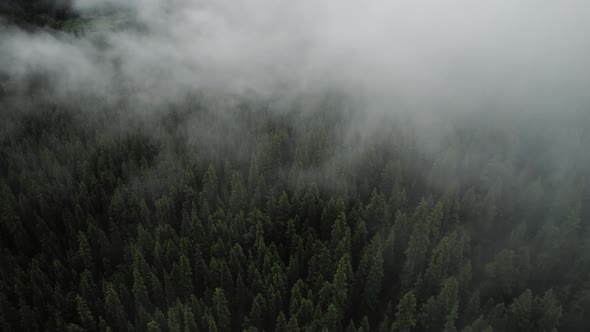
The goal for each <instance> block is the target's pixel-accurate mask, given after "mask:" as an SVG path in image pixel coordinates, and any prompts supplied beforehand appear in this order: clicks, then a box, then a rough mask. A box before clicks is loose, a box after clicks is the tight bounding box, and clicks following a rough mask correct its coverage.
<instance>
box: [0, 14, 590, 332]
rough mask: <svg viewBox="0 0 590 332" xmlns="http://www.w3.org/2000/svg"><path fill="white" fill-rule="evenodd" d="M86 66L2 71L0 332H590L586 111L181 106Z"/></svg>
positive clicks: (319, 93)
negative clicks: (105, 80)
mask: <svg viewBox="0 0 590 332" xmlns="http://www.w3.org/2000/svg"><path fill="white" fill-rule="evenodd" d="M107 19H108V18H107ZM76 24H78V23H76ZM59 26H62V24H60V25H59ZM64 26H67V24H65V25H64ZM77 27H78V26H77ZM142 29H147V28H145V27H144V28H142ZM82 30H83V29H82ZM82 30H80V31H82ZM6 31H10V32H9V33H13V32H12V31H13V30H6ZM0 32H2V31H0ZM50 33H52V34H54V33H56V32H55V31H53V32H50ZM57 33H58V34H61V33H62V32H57ZM109 33H111V32H109ZM141 33H145V31H144V30H142V31H141ZM6 36H7V34H6V33H0V37H6ZM14 36H18V35H17V34H15V35H14ZM15 38H16V37H15ZM27 38H28V37H27ZM52 38H53V37H52ZM55 38H65V40H67V43H78V42H80V38H81V39H84V38H85V37H84V36H80V35H77V36H76V37H75V38H77V39H67V38H70V37H67V36H66V37H64V36H63V35H62V36H61V37H59V36H58V37H55ZM72 38H73V37H72ZM6 40H8V39H6ZM47 40H50V42H51V43H57V42H56V41H54V40H53V39H51V38H45V39H43V42H46V41H47ZM56 40H59V39H56ZM72 40H73V41H72ZM108 41H109V40H108V39H107V42H106V43H105V42H104V39H102V40H99V41H97V43H99V44H100V50H101V52H102V50H104V49H105V48H107V47H108V46H105V45H106V44H108V43H109V42H108ZM142 41H145V40H143V39H142ZM80 43H84V44H82V45H86V44H85V43H86V41H84V40H83V41H82V42H80ZM261 43H262V42H261ZM6 45H9V46H11V45H12V46H11V47H14V49H15V50H16V46H15V45H17V44H3V43H2V42H0V46H6ZM30 45H32V46H35V47H38V45H37V44H34V43H31V44H30ZM58 45H61V46H60V47H62V48H64V49H67V50H68V52H72V50H73V49H74V50H75V48H66V47H65V46H64V45H72V44H58ZM74 45H75V44H74ZM32 46H31V47H32ZM84 47H87V46H84ZM33 49H36V50H40V48H33ZM4 50H6V48H5V49H4ZM73 53H74V56H71V57H67V59H69V60H67V61H69V62H68V63H70V64H71V66H73V67H75V68H77V69H79V70H78V71H77V72H75V71H72V72H68V71H67V69H65V68H66V67H67V66H60V67H59V70H60V71H63V72H60V73H59V74H56V73H55V72H54V71H51V70H47V68H45V69H43V68H42V67H40V66H38V65H31V63H32V62H31V63H28V64H27V66H26V68H27V69H26V70H24V72H26V73H25V74H22V73H20V72H19V73H17V72H16V71H12V72H11V71H10V70H8V66H6V68H7V69H6V70H4V69H0V79H1V80H0V330H2V331H100V332H107V331H128V332H135V331H137V332H141V331H148V332H157V331H171V332H180V331H185V332H188V331H248V332H253V331H260V332H262V331H302V332H303V331H347V332H348V331H358V332H361V331H362V332H368V331H380V332H382V331H392V332H393V331H399V332H402V331H403V332H409V331H445V332H452V331H457V332H459V331H461V332H477V331H486V332H492V331H508V332H510V331H514V332H517V331H518V332H521V331H522V332H526V331H530V332H533V331H535V332H536V331H546V332H553V331H586V330H587V329H588V327H589V326H590V166H589V165H590V153H589V152H588V146H590V111H589V110H588V105H589V104H584V103H583V102H582V101H581V100H577V101H580V103H579V104H580V105H581V107H580V108H579V110H578V109H577V108H576V109H577V110H578V111H567V109H568V107H567V106H564V105H566V103H562V109H561V112H558V111H555V110H551V111H536V110H532V111H523V112H517V111H514V109H516V108H517V107H516V106H514V105H512V107H513V109H509V107H505V108H503V109H497V110H494V111H481V110H480V109H479V108H477V107H475V108H476V109H477V110H475V111H472V112H469V111H467V112H463V111H459V110H457V111H456V112H455V113H453V112H449V111H445V110H444V107H443V106H442V105H438V106H437V107H432V108H436V110H431V111H432V112H418V111H416V110H415V109H411V108H407V109H405V110H404V106H403V105H406V106H407V104H404V103H403V102H402V101H401V99H403V98H400V101H399V104H395V103H393V104H392V103H390V102H389V101H388V102H387V103H385V102H383V101H382V100H380V101H379V102H378V103H377V102H376V101H375V99H377V98H366V99H365V98H357V96H356V94H354V93H350V91H347V90H346V89H342V88H334V89H322V90H319V89H318V90H313V91H303V92H297V93H292V94H290V95H289V96H284V95H276V94H272V93H271V94H259V93H256V92H252V91H249V92H245V93H229V92H227V91H221V92H220V91H218V90H216V89H215V88H209V89H208V88H202V89H195V90H192V89H189V90H183V91H182V93H179V92H178V91H177V90H182V89H184V86H182V88H180V87H181V84H180V83H179V82H177V81H170V82H167V84H169V85H171V88H170V90H174V93H172V92H169V91H167V90H166V91H162V90H164V89H163V87H164V86H167V85H156V84H151V83H153V82H160V79H159V78H158V79H157V80H156V79H153V78H152V77H153V75H156V74H154V73H152V72H150V74H149V75H152V76H149V77H150V80H149V81H148V82H147V83H146V86H149V87H148V88H146V87H145V86H140V87H138V86H137V85H136V84H137V83H138V81H139V80H136V79H137V77H133V78H129V77H126V76H125V75H130V74H129V73H125V72H124V70H123V69H120V67H119V65H120V64H121V63H123V64H125V60H129V59H126V58H125V57H124V55H120V54H119V58H117V59H116V60H113V59H108V60H107V61H112V62H115V63H117V65H116V66H113V67H108V68H109V69H108V70H117V73H119V71H121V72H123V73H124V74H121V75H120V76H114V77H115V78H114V79H113V82H115V81H118V82H121V81H123V83H121V85H117V84H115V83H113V82H110V81H109V82H110V84H111V85H113V86H114V87H115V88H114V89H113V90H108V89H106V88H105V90H100V89H102V85H93V84H90V83H89V82H90V80H88V81H86V80H83V81H76V77H77V76H76V75H87V74H88V72H90V70H88V69H87V68H86V67H84V65H85V63H83V62H81V63H78V62H75V61H73V60H72V59H73V57H84V56H87V54H86V53H84V52H82V51H80V52H79V53H76V52H73ZM6 54H7V53H6V51H4V53H3V51H0V64H2V63H3V64H6V63H8V60H6V59H13V58H15V59H16V58H18V57H13V58H11V57H7V56H6ZM15 54H16V51H15ZM47 54H49V55H47ZM47 54H44V55H43V57H44V58H42V59H41V60H40V61H41V62H47V63H49V67H51V66H53V62H51V61H57V60H54V59H53V58H51V59H50V57H55V54H61V53H47ZM121 54H122V53H121ZM134 56H136V55H134ZM26 59H27V61H32V60H30V58H26ZM93 60H96V59H94V58H93ZM10 61H16V60H10ZM23 61H24V60H23ZM64 61H66V60H64ZM96 61H98V60H96ZM101 61H102V60H101ZM109 63H110V62H109ZM133 64H134V63H130V62H127V65H129V66H131V67H132V65H133ZM224 65H227V63H224ZM76 66H78V67H76ZM101 68H102V67H101ZM105 68H106V67H105ZM112 68H115V69H112ZM133 68H134V69H133V71H134V73H135V71H137V70H138V69H137V68H140V69H141V68H142V67H133ZM49 69H51V68H49ZM144 69H145V68H144ZM99 71H100V70H98V71H94V73H95V74H96V75H98V72H99ZM80 72H81V73H82V74H79V73H80ZM155 72H156V73H157V71H155ZM17 74H18V75H17ZM21 74H22V75H21ZM176 74H177V75H178V74H179V73H178V72H176ZM19 75H20V76H19ZM236 75H237V74H236ZM230 76H231V77H232V80H234V79H235V77H234V76H232V75H230ZM92 79H93V81H92V82H96V81H98V79H97V78H96V77H94V78H92ZM152 79H153V81H152ZM208 79H209V78H208ZM68 80H71V81H68ZM56 82H57V83H59V84H56ZM64 82H69V83H67V84H70V85H71V86H68V87H67V89H65V88H63V87H64V86H65V85H66V83H64ZM80 82H82V83H80ZM60 84H61V85H60ZM107 85H108V84H107ZM80 86H83V87H80ZM97 86H98V88H97ZM117 89H120V92H116V93H115V92H113V91H115V90H117ZM142 89H147V90H142ZM151 89H161V90H157V91H156V90H151ZM99 90H100V91H99ZM81 91H82V92H83V93H82V92H81ZM105 91H107V92H108V94H111V95H108V94H105V93H104V92H105ZM146 91H147V94H144V93H146ZM150 93H151V94H152V95H154V94H155V95H156V96H158V97H160V96H161V98H154V99H149V97H150V96H147V95H149V94H150ZM368 96H369V97H375V96H374V95H368ZM568 96H570V95H568ZM571 96H573V94H572V95H571ZM111 97H112V98H111ZM395 98H396V97H395ZM395 98H393V99H394V100H395ZM539 98H541V97H539ZM572 98H575V96H574V97H572ZM138 100H142V102H138ZM146 100H148V101H147V102H146ZM154 100H158V101H157V102H155V103H154ZM150 103H151V104H150ZM568 103H569V104H568V105H574V104H575V103H574V102H573V101H572V100H569V101H568ZM375 105H379V107H380V108H379V110H378V111H376V110H375V109H376V108H378V107H376V106H375ZM469 105H470V106H473V104H469ZM523 105H524V104H518V106H519V107H521V106H523ZM527 105H528V104H527ZM429 106H431V105H429ZM498 107H499V108H502V107H504V106H498ZM493 108H494V107H493V105H492V106H490V105H486V109H487V110H490V109H493ZM572 108H575V107H572ZM382 109H385V111H383V110H382Z"/></svg>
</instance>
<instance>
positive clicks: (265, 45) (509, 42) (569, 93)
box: [0, 0, 590, 112]
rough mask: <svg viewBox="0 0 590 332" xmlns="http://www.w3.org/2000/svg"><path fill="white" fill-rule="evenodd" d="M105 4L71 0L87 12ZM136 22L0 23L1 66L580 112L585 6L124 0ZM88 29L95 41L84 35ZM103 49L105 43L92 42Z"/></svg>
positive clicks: (165, 83)
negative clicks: (55, 27) (83, 26)
mask: <svg viewBox="0 0 590 332" xmlns="http://www.w3.org/2000/svg"><path fill="white" fill-rule="evenodd" d="M109 3H111V4H117V3H120V2H119V1H98V0H78V1H76V7H77V9H78V10H80V12H81V13H83V14H86V15H90V14H92V13H93V10H96V9H97V8H99V7H104V6H105V4H109ZM125 9H126V12H128V13H130V14H129V15H130V17H133V20H136V21H137V22H139V23H140V25H141V26H142V27H143V29H139V30H138V29H131V30H125V31H118V32H108V33H103V34H102V36H101V38H102V42H101V43H95V42H94V39H95V38H76V37H73V36H68V35H59V34H58V35H56V34H51V33H42V32H37V33H32V34H31V33H25V32H20V31H16V30H14V29H3V30H4V31H3V32H2V35H1V36H0V65H1V67H0V68H1V70H2V71H5V72H7V73H8V74H9V75H10V76H11V77H16V78H18V77H19V76H24V75H27V74H29V73H31V71H34V70H44V71H47V72H50V73H52V74H53V75H54V83H55V84H54V87H56V89H57V91H58V92H59V93H60V94H66V95H67V94H70V93H89V94H95V95H99V96H105V97H108V96H110V97H112V96H113V95H116V94H117V93H120V92H121V91H124V93H125V94H128V95H130V96H133V97H135V98H137V99H138V100H140V101H144V102H146V103H147V104H154V103H157V102H166V101H169V100H174V99H175V98H177V97H178V95H179V94H183V93H186V92H191V91H194V90H197V89H201V88H213V89H217V90H220V91H226V92H228V91H229V92H233V93H241V92H245V91H255V92H256V93H259V94H262V95H269V94H270V95H272V94H276V93H280V94H285V93H287V94H288V93H305V92H307V91H316V92H317V91H321V90H322V89H327V88H329V89H341V90H342V91H347V92H350V93H354V94H359V95H363V96H364V97H366V98H367V99H369V100H375V101H377V100H378V101H379V103H375V107H374V108H376V109H377V108H378V109H385V110H388V109H392V108H395V107H402V108H407V109H410V110H415V111H416V112H417V111H418V110H431V111H432V110H435V109H436V110H444V109H454V110H457V109H459V110H482V109H485V110H490V109H496V110H505V111H509V112H513V111H518V110H529V111H530V110H536V111H542V110H544V111H550V112H558V111H559V112H563V111H570V110H578V111H579V110H580V109H583V108H587V105H588V102H589V99H590V98H589V96H590V93H589V91H588V90H589V87H590V60H589V59H590V37H589V35H588V31H590V2H588V1H582V0H580V1H574V0H563V1H550V0H536V1H535V0H494V1H473V0H446V1H440V0H438V1H435V0H419V1H395V0H389V1H386V0H375V1H360V0H338V1H336V0H302V1H287V0H243V1H230V0H214V1H209V0H204V1H190V0H169V1H165V0H133V1H128V2H126V4H125ZM94 37H97V36H94ZM105 45H106V46H105Z"/></svg>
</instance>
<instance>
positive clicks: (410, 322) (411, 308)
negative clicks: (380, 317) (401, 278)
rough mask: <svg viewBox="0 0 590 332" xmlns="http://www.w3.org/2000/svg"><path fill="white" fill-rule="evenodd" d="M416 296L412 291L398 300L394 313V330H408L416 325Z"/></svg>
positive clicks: (401, 331) (405, 331) (406, 331)
mask: <svg viewBox="0 0 590 332" xmlns="http://www.w3.org/2000/svg"><path fill="white" fill-rule="evenodd" d="M415 315H416V297H414V293H413V292H411V291H410V292H408V293H406V294H405V295H404V297H403V298H402V299H401V300H400V302H399V304H398V305H397V311H396V313H395V321H394V323H393V326H392V329H393V330H394V331H400V332H408V331H410V330H411V329H412V328H413V327H414V326H416V317H415Z"/></svg>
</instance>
